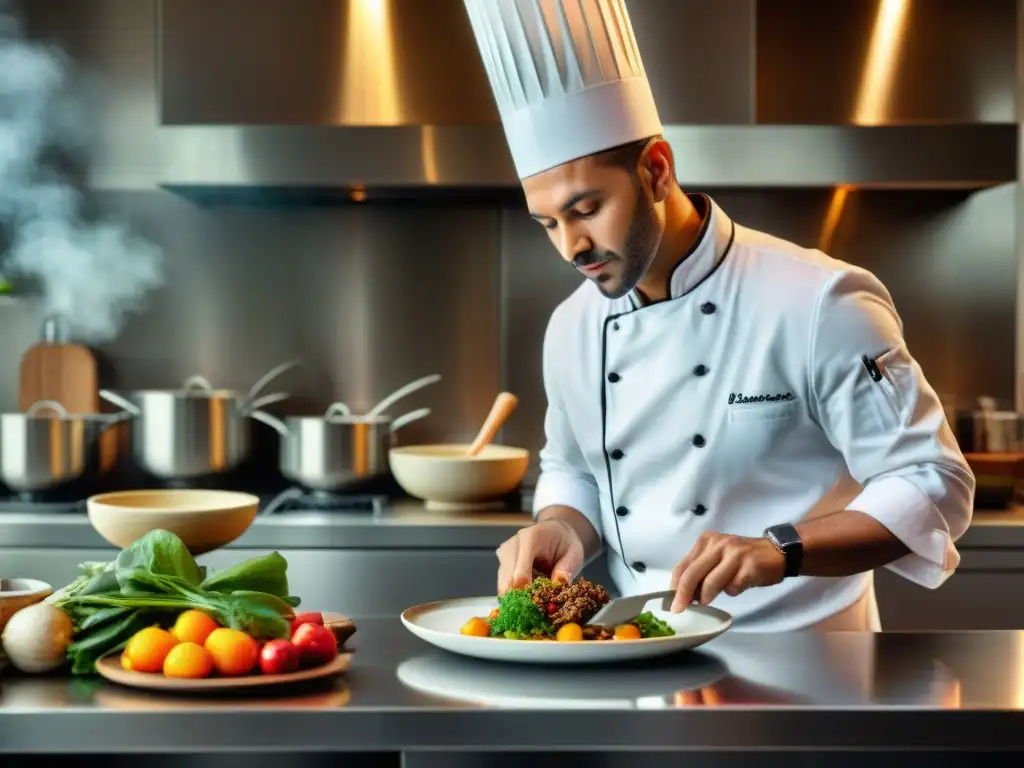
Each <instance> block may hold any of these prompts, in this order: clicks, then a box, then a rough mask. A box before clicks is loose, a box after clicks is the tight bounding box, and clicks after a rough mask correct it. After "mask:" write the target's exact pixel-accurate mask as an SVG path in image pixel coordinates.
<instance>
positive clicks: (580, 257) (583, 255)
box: [572, 248, 619, 269]
mask: <svg viewBox="0 0 1024 768" xmlns="http://www.w3.org/2000/svg"><path fill="white" fill-rule="evenodd" d="M618 260H619V254H617V253H615V252H614V251H599V250H597V249H595V248H588V249H587V250H585V251H580V252H579V253H577V254H576V255H575V256H573V258H572V265H573V266H574V267H576V269H581V268H582V267H589V266H591V265H593V264H600V263H601V262H603V261H618Z"/></svg>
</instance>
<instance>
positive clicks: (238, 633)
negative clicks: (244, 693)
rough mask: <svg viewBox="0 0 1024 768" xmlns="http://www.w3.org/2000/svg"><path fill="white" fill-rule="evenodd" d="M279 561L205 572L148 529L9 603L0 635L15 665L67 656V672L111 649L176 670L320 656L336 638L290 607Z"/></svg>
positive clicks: (277, 664)
mask: <svg viewBox="0 0 1024 768" xmlns="http://www.w3.org/2000/svg"><path fill="white" fill-rule="evenodd" d="M287 566H288V564H287V561H286V560H285V559H284V557H282V556H281V555H280V554H278V553H277V552H272V553H271V554H269V555H265V556H263V557H258V558H254V559H252V560H247V561H245V562H242V563H239V564H238V565H235V566H232V567H230V568H226V569H224V570H222V571H218V572H216V573H209V574H208V573H207V569H206V568H205V567H204V566H200V565H199V564H197V563H196V561H195V560H194V559H193V557H192V555H191V554H190V553H189V551H188V549H187V548H186V547H185V545H184V544H183V543H182V541H181V540H180V539H179V538H178V537H177V536H175V535H174V534H173V533H170V532H168V531H163V530H154V531H150V532H149V533H147V534H146V535H145V536H143V537H141V538H140V539H138V540H137V541H136V542H135V543H133V544H132V545H131V546H130V547H128V548H127V549H124V550H122V551H121V552H120V554H119V555H118V557H117V559H116V560H114V561H113V562H110V563H84V564H82V566H81V567H80V568H81V571H82V574H81V575H80V576H79V577H78V578H77V579H75V581H73V582H72V583H71V584H69V585H68V586H66V587H65V588H64V589H62V590H60V591H59V592H57V593H55V594H54V595H52V596H51V597H49V598H47V600H46V602H45V603H39V604H37V605H33V606H29V607H27V608H23V609H22V610H20V611H18V612H17V613H16V614H14V616H12V617H11V620H10V621H9V622H8V624H7V626H6V627H5V628H4V632H3V637H2V639H0V642H2V647H3V650H4V652H5V653H6V655H7V657H8V659H9V661H10V662H11V664H12V665H14V666H15V667H16V668H18V669H20V670H22V671H25V672H47V671H50V670H53V669H56V668H58V667H60V666H62V665H63V664H64V663H65V662H68V663H69V665H70V670H71V673H72V674H75V675H89V674H93V673H94V671H95V665H96V662H97V661H99V660H100V659H102V658H104V657H106V656H110V655H113V654H117V653H120V655H121V664H122V666H124V668H125V669H130V670H135V671H139V672H151V673H160V674H164V675H167V676H170V677H186V678H202V677H207V676H209V675H212V674H218V675H224V676H228V675H230V676H234V675H247V674H250V673H253V672H264V673H280V672H288V671H294V670H296V669H299V668H300V667H308V666H316V665H319V664H323V663H326V662H328V661H330V660H331V659H333V658H334V657H335V656H336V655H337V652H338V650H337V647H338V640H339V638H338V637H336V636H335V634H334V633H333V632H332V631H331V630H330V629H328V628H326V627H324V626H323V617H322V615H321V614H319V613H304V614H298V615H296V613H295V608H296V607H298V605H299V603H300V601H299V598H297V597H294V596H291V595H289V594H288V578H287ZM352 629H353V628H351V625H348V627H347V628H346V629H345V631H346V634H345V637H347V635H348V634H351V631H352ZM340 639H342V640H343V639H344V637H342V638H340Z"/></svg>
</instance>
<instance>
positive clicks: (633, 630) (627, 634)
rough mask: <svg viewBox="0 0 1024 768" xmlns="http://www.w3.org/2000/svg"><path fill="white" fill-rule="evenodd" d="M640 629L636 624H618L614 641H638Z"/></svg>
mask: <svg viewBox="0 0 1024 768" xmlns="http://www.w3.org/2000/svg"><path fill="white" fill-rule="evenodd" d="M641 637H642V636H641V634H640V628H639V627H638V626H637V625H636V624H620V625H619V626H617V627H616V628H615V639H616V640H639V639H640V638H641Z"/></svg>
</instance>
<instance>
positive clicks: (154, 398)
mask: <svg viewBox="0 0 1024 768" xmlns="http://www.w3.org/2000/svg"><path fill="white" fill-rule="evenodd" d="M300 364H301V363H300V361H298V360H293V361H290V362H286V363H283V364H281V365H279V366H277V367H276V368H274V369H273V370H271V371H270V372H269V373H267V374H266V375H264V376H263V377H262V378H261V379H260V380H259V381H257V382H256V384H254V385H253V387H252V388H251V389H250V390H249V392H248V393H241V392H236V391H234V390H226V389H215V388H214V387H213V386H211V384H210V382H209V381H207V380H206V379H205V378H204V377H202V376H191V377H189V378H188V379H186V380H185V381H184V383H183V384H182V386H181V387H180V388H179V389H149V390H138V391H134V392H128V393H125V394H119V393H117V392H112V391H110V390H101V391H100V397H102V398H103V399H104V400H106V401H108V402H110V403H113V404H114V405H117V406H119V407H121V408H122V409H124V412H126V413H128V414H130V415H131V416H132V456H133V458H134V460H135V463H136V464H137V465H138V466H139V467H140V468H141V469H142V470H144V471H145V472H147V473H149V474H151V475H153V476H155V477H158V478H161V479H163V480H170V481H188V480H194V479H197V478H203V477H209V476H212V475H217V474H220V473H224V472H228V471H230V470H233V469H235V468H236V467H238V466H239V465H240V464H241V463H242V462H244V461H245V460H246V459H247V458H249V455H250V453H251V450H252V444H251V435H250V424H249V418H250V416H252V414H253V413H254V412H255V411H257V410H258V409H259V408H261V407H263V406H265V405H270V404H271V403H276V402H280V401H282V400H286V399H287V398H288V397H289V395H288V393H286V392H276V393H274V394H270V395H263V396H262V397H259V396H258V394H259V392H260V391H261V390H262V389H263V388H264V387H265V386H266V385H267V384H268V383H269V382H270V381H271V380H272V379H274V378H276V377H278V376H280V375H281V374H283V373H284V372H285V371H287V370H289V369H291V368H295V367H297V366H298V365H300Z"/></svg>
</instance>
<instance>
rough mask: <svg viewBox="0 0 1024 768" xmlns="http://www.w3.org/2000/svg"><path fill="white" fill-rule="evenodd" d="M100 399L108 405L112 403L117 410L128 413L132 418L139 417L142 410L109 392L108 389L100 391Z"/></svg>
mask: <svg viewBox="0 0 1024 768" xmlns="http://www.w3.org/2000/svg"><path fill="white" fill-rule="evenodd" d="M100 397H102V398H103V399H104V400H106V401H107V402H108V403H113V404H114V405H116V406H117V407H118V408H121V409H123V410H125V411H128V413H130V414H131V415H132V416H141V415H142V410H141V409H140V408H139V407H138V406H137V405H135V403H133V402H131V401H130V400H127V399H125V398H123V397H121V396H120V395H118V394H115V393H113V392H111V391H110V390H109V389H101V390H100Z"/></svg>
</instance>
